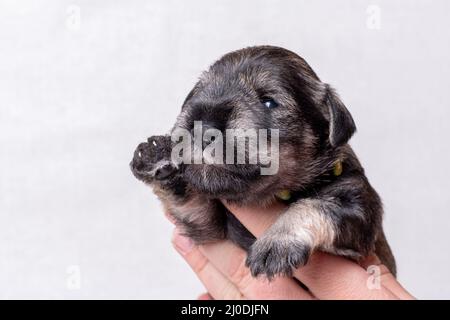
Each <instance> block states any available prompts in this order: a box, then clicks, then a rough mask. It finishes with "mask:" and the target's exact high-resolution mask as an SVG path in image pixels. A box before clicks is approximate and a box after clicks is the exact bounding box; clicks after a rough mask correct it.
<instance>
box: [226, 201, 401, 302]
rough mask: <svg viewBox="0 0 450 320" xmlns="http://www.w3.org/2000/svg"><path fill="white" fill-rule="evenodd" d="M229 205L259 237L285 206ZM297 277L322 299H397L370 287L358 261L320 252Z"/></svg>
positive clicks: (315, 254)
mask: <svg viewBox="0 0 450 320" xmlns="http://www.w3.org/2000/svg"><path fill="white" fill-rule="evenodd" d="M225 206H226V207H227V208H228V209H229V210H230V211H231V212H232V213H233V214H234V215H235V216H236V218H237V219H238V220H239V221H241V223H242V224H243V225H244V226H245V227H246V228H247V229H248V230H249V231H250V232H251V233H253V234H254V235H255V236H256V237H259V236H261V235H262V234H263V233H264V231H265V230H266V229H267V228H269V227H270V226H271V225H272V224H273V223H274V222H275V220H276V219H277V218H278V216H279V215H280V213H281V212H282V211H283V210H284V208H285V206H284V205H283V204H280V203H276V204H275V205H273V206H270V207H266V208H260V207H257V206H246V207H239V206H236V205H234V204H230V203H225ZM322 263H323V265H322ZM294 276H295V277H296V278H297V279H298V280H300V281H301V282H302V283H304V284H305V285H306V286H307V287H308V288H309V289H310V290H311V292H312V294H313V295H314V296H315V297H317V298H319V299H341V298H342V299H352V298H354V299H372V298H373V299H377V298H379V299H389V298H391V299H394V298H395V296H394V294H393V293H391V292H390V291H388V290H385V289H384V288H383V290H377V291H374V290H371V289H369V287H368V286H367V281H368V280H370V279H369V276H370V275H369V274H367V273H366V272H365V270H364V269H362V268H361V267H359V266H358V265H357V264H356V263H353V262H351V261H349V260H347V259H345V258H342V257H337V256H333V255H327V254H324V253H320V252H316V253H314V254H313V255H312V256H311V257H310V259H309V261H308V263H307V265H306V266H304V267H302V268H300V269H297V270H295V271H294ZM333 288H334V289H333Z"/></svg>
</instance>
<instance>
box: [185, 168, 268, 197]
mask: <svg viewBox="0 0 450 320" xmlns="http://www.w3.org/2000/svg"><path fill="white" fill-rule="evenodd" d="M185 179H186V180H187V181H188V182H189V183H190V184H191V186H192V187H194V188H195V189H196V190H198V191H199V192H201V193H204V194H207V195H209V196H211V197H217V198H223V199H228V200H233V199H239V198H241V197H242V195H243V193H244V192H248V191H249V189H250V186H251V184H252V182H255V181H257V180H259V179H261V174H260V168H259V166H257V165H249V164H246V165H210V164H190V165H186V168H185Z"/></svg>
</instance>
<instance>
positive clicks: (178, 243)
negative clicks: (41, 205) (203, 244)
mask: <svg viewBox="0 0 450 320" xmlns="http://www.w3.org/2000/svg"><path fill="white" fill-rule="evenodd" d="M172 241H173V244H174V245H175V247H176V248H177V250H178V251H179V252H180V253H181V254H183V255H185V254H188V253H189V252H190V251H191V250H192V248H193V247H194V243H193V242H192V240H191V239H189V238H188V237H185V236H183V235H181V234H180V232H179V230H178V228H176V229H175V231H174V233H173V240H172Z"/></svg>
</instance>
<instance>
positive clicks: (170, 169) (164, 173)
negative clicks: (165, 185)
mask: <svg viewBox="0 0 450 320" xmlns="http://www.w3.org/2000/svg"><path fill="white" fill-rule="evenodd" d="M175 171H176V168H175V167H174V166H173V165H171V164H165V165H163V166H162V167H161V168H158V169H157V170H156V171H155V179H157V180H163V179H166V178H167V177H169V176H171V175H172V174H173V173H174V172H175Z"/></svg>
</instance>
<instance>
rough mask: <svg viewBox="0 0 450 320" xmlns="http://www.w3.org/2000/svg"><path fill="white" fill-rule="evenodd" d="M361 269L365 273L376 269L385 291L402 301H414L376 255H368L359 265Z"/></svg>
mask: <svg viewBox="0 0 450 320" xmlns="http://www.w3.org/2000/svg"><path fill="white" fill-rule="evenodd" d="M359 264H360V265H361V267H363V268H364V269H366V271H367V272H369V270H373V268H375V267H378V268H379V269H378V270H379V271H378V273H379V275H380V282H381V284H382V285H383V287H385V288H386V289H387V290H389V291H391V292H392V293H393V294H394V295H396V296H397V297H399V298H400V299H402V300H411V299H415V298H414V297H413V296H412V295H411V294H409V292H408V291H406V290H405V288H403V287H402V285H401V284H400V283H399V282H398V281H397V279H396V278H395V277H394V275H393V274H392V273H391V272H390V271H389V269H388V268H387V267H386V266H385V265H383V264H382V263H381V261H380V259H379V258H378V257H377V256H376V255H374V254H373V255H370V256H369V257H366V258H364V259H363V260H361V261H360V263H359Z"/></svg>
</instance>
